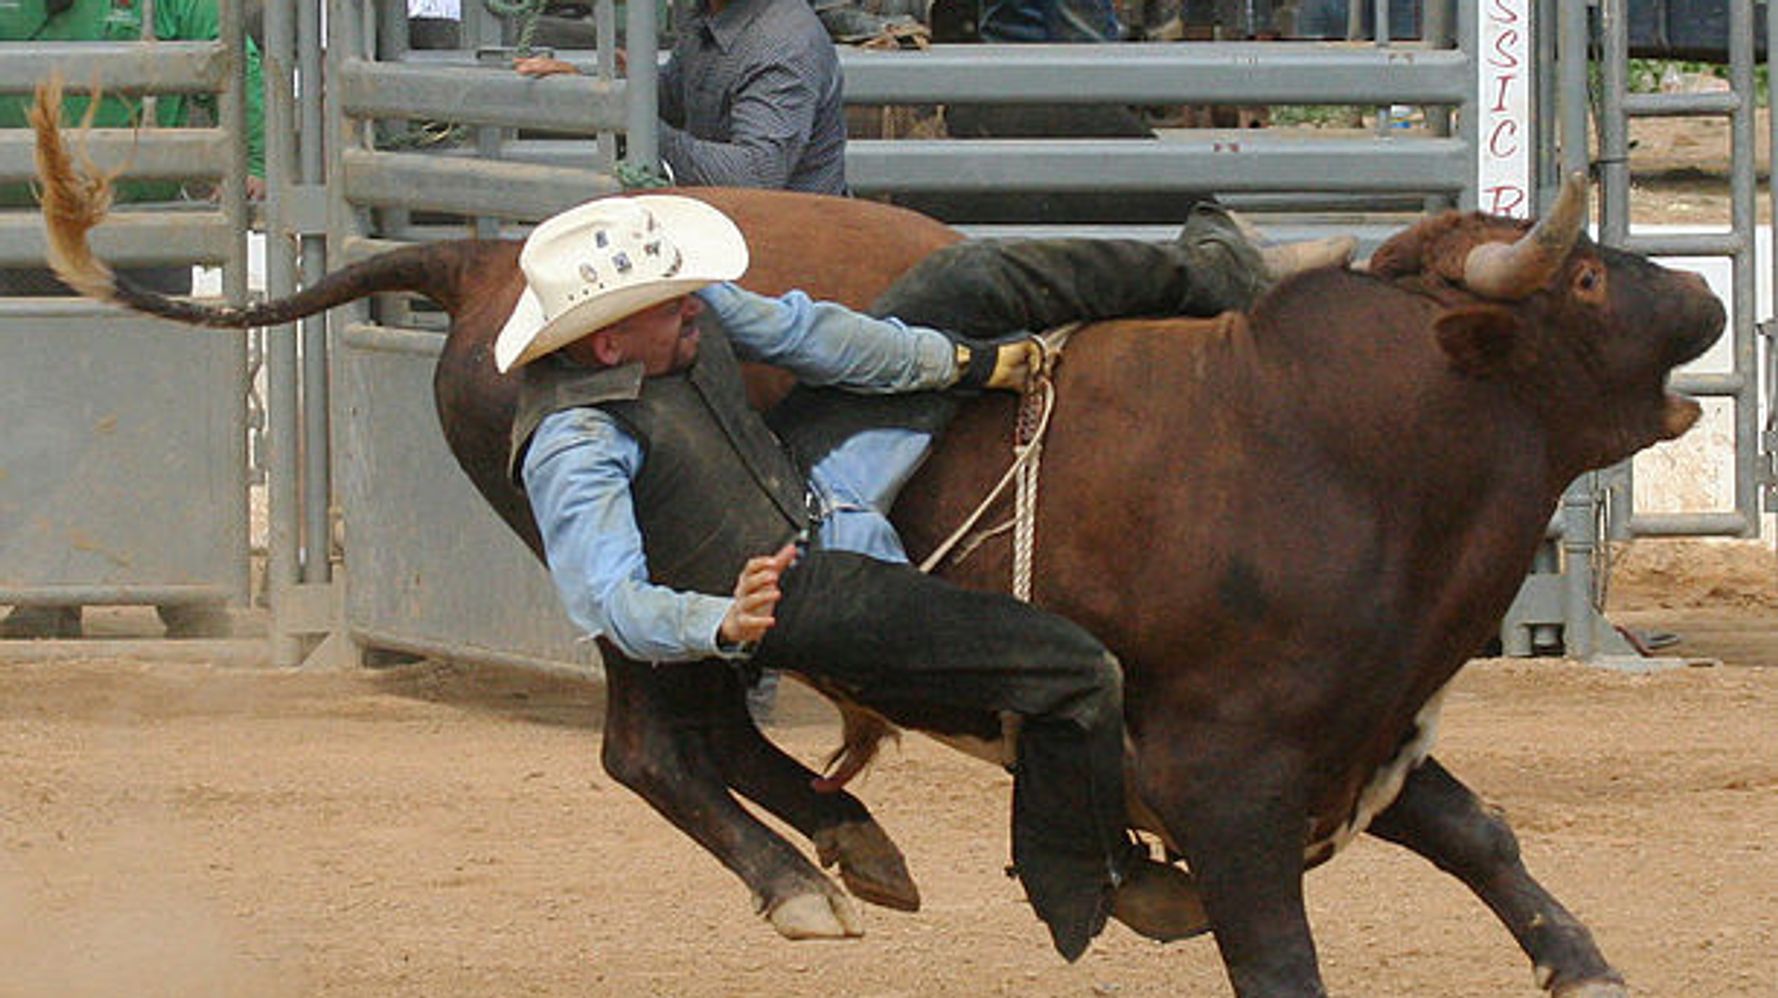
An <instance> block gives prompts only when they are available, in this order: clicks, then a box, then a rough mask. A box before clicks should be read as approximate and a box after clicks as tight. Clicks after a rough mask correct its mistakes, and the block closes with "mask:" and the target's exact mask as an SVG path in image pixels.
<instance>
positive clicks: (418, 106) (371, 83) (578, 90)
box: [329, 59, 628, 133]
mask: <svg viewBox="0 0 1778 998" xmlns="http://www.w3.org/2000/svg"><path fill="white" fill-rule="evenodd" d="M329 84H330V85H331V86H335V87H338V88H339V91H340V101H341V106H342V108H343V109H344V110H345V112H346V113H347V114H350V115H352V116H354V117H358V118H434V119H438V120H441V121H453V122H461V123H464V124H471V125H499V126H503V127H508V128H535V129H541V130H546V131H561V132H584V133H592V132H599V131H621V130H622V129H623V127H624V108H625V105H624V95H625V93H626V90H627V86H628V85H627V84H626V83H624V82H623V81H621V80H598V79H594V78H592V77H589V76H571V75H563V76H551V77H545V78H542V79H533V78H530V77H525V76H520V75H519V74H517V73H515V72H513V71H512V70H510V69H504V70H495V69H492V68H489V69H485V70H480V71H476V70H465V69H463V68H454V69H453V68H437V69H435V68H430V67H426V66H416V65H406V64H402V63H388V62H372V61H369V60H366V59H346V60H342V61H341V63H340V69H339V72H338V73H337V75H336V76H335V77H333V78H332V79H331V80H330V81H329Z"/></svg>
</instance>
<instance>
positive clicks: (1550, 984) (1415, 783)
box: [1370, 759, 1627, 998]
mask: <svg viewBox="0 0 1778 998" xmlns="http://www.w3.org/2000/svg"><path fill="white" fill-rule="evenodd" d="M1370 832H1371V833H1372V834H1373V835H1376V836H1378V837H1380V838H1384V839H1387V840H1388V841H1390V842H1395V843H1397V844H1400V845H1403V846H1406V847H1408V848H1409V849H1412V850H1413V851H1414V852H1417V853H1419V854H1420V855H1422V856H1424V857H1426V858H1427V859H1429V860H1431V861H1432V862H1433V863H1434V864H1435V865H1436V866H1438V868H1439V869H1441V870H1444V871H1445V872H1446V873H1449V874H1451V875H1453V876H1455V877H1456V878H1457V879H1459V880H1461V881H1463V882H1464V883H1465V884H1467V885H1469V889H1470V890H1472V891H1474V892H1475V893H1476V896H1477V897H1480V898H1481V899H1482V902H1483V903H1484V904H1486V905H1487V906H1488V907H1489V908H1490V909H1492V910H1493V912H1494V914H1495V915H1496V916H1498V917H1499V918H1500V920H1501V922H1503V923H1505V925H1506V927H1507V929H1508V930H1510V931H1511V932H1512V934H1513V938H1515V939H1517V940H1518V941H1519V946H1520V947H1521V948H1522V949H1524V951H1525V953H1526V955H1528V956H1530V957H1531V963H1532V965H1533V966H1534V967H1535V968H1536V972H1537V983H1538V985H1539V986H1540V987H1543V988H1546V989H1548V990H1549V992H1550V993H1551V994H1552V995H1555V996H1557V998H1621V996H1623V995H1625V994H1627V992H1626V991H1625V990H1624V984H1623V978H1622V977H1619V976H1618V973H1617V971H1615V970H1612V969H1611V965H1610V964H1608V963H1606V962H1605V957H1604V956H1602V955H1601V954H1600V952H1599V947H1598V946H1597V945H1595V944H1594V942H1593V936H1592V934H1591V933H1589V932H1588V931H1587V929H1586V926H1584V925H1582V924H1581V923H1580V921H1579V920H1578V919H1576V918H1575V917H1574V916H1573V915H1571V914H1569V912H1568V909H1566V908H1564V907H1562V905H1561V903H1560V902H1558V901H1557V900H1556V899H1555V898H1553V897H1551V896H1550V894H1549V892H1548V891H1546V890H1544V889H1543V887H1542V886H1541V885H1539V884H1538V883H1537V881H1535V880H1533V879H1532V878H1531V874H1530V873H1528V872H1526V870H1525V864H1524V863H1523V862H1521V861H1520V859H1519V843H1518V840H1517V839H1516V838H1514V837H1513V832H1512V829H1511V828H1509V827H1507V824H1506V821H1505V820H1504V819H1503V818H1502V817H1501V816H1500V815H1499V814H1498V813H1496V812H1494V811H1492V810H1490V809H1488V808H1487V807H1485V806H1484V805H1483V804H1482V802H1481V801H1480V800H1479V799H1477V797H1476V795H1475V794H1473V793H1471V792H1470V790H1469V788H1468V787H1465V786H1464V785H1463V784H1462V783H1459V782H1458V781H1457V778H1456V777H1454V776H1452V775H1451V774H1450V773H1449V772H1447V771H1446V770H1445V768H1444V767H1443V766H1440V765H1439V764H1438V762H1437V761H1436V760H1434V759H1427V760H1426V761H1425V762H1424V763H1423V764H1421V765H1420V767H1419V768H1418V769H1415V770H1414V771H1413V772H1412V773H1411V774H1409V776H1408V779H1407V783H1406V784H1405V785H1404V786H1403V787H1402V789H1401V795H1400V796H1399V797H1397V798H1396V799H1395V802H1394V803H1393V804H1391V805H1390V806H1389V807H1388V808H1387V809H1386V810H1384V811H1383V813H1381V814H1379V815H1378V816H1377V818H1376V820H1375V821H1373V822H1372V823H1371V826H1370Z"/></svg>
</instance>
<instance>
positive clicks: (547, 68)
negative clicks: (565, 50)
mask: <svg viewBox="0 0 1778 998" xmlns="http://www.w3.org/2000/svg"><path fill="white" fill-rule="evenodd" d="M512 68H513V69H515V70H518V74H519V75H520V76H562V75H571V74H574V73H578V72H580V70H578V69H575V68H574V64H573V63H569V62H564V61H562V60H561V59H553V58H551V57H549V56H546V55H529V56H526V57H525V58H523V59H517V60H514V61H513V64H512Z"/></svg>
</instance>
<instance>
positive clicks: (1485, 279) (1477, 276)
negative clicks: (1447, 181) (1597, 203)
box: [1463, 172, 1587, 301]
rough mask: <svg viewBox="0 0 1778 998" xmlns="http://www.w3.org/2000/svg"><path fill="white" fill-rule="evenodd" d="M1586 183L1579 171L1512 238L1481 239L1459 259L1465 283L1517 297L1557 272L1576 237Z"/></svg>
mask: <svg viewBox="0 0 1778 998" xmlns="http://www.w3.org/2000/svg"><path fill="white" fill-rule="evenodd" d="M1586 209H1587V182H1586V179H1585V178H1584V177H1583V176H1582V175H1581V174H1580V173H1578V172H1576V173H1571V174H1569V175H1568V178H1567V179H1566V180H1564V181H1563V182H1562V192H1561V193H1560V194H1558V195H1557V196H1556V203H1555V204H1553V205H1551V206H1550V210H1549V213H1548V214H1546V215H1544V216H1543V218H1541V219H1539V220H1538V222H1537V225H1536V226H1534V227H1533V228H1532V229H1531V231H1530V232H1527V233H1525V234H1524V235H1523V236H1521V237H1519V239H1518V241H1516V242H1511V243H1483V244H1482V245H1480V246H1477V247H1476V248H1475V249H1472V250H1470V251H1469V257H1468V258H1467V259H1466V260H1464V263H1463V283H1464V285H1465V286H1466V287H1468V288H1469V290H1471V291H1474V292H1475V293H1476V294H1478V295H1481V296H1482V297H1484V298H1498V299H1503V300H1506V301H1516V300H1518V299H1520V298H1524V297H1526V296H1528V295H1530V294H1531V293H1532V292H1533V291H1536V290H1537V289H1538V288H1541V287H1543V286H1544V285H1545V284H1547V283H1548V282H1549V279H1550V278H1551V277H1554V276H1555V275H1556V270H1557V268H1559V267H1561V266H1562V261H1563V260H1566V259H1568V251H1569V250H1571V249H1573V248H1574V241H1575V240H1576V239H1578V238H1579V237H1580V227H1581V222H1582V220H1583V219H1584V218H1585V216H1586Z"/></svg>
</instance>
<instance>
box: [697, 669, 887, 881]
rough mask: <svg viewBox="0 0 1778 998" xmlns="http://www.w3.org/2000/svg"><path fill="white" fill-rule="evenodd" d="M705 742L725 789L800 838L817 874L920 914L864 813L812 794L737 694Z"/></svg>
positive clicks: (844, 800) (802, 769)
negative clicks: (828, 873) (831, 873)
mask: <svg viewBox="0 0 1778 998" xmlns="http://www.w3.org/2000/svg"><path fill="white" fill-rule="evenodd" d="M709 734H710V740H711V745H712V746H713V748H714V750H715V757H716V760H717V763H718V765H720V766H721V767H722V775H723V779H724V780H725V781H726V782H727V783H728V785H729V786H730V787H731V788H733V789H734V790H735V791H736V792H738V793H740V794H741V795H742V796H744V797H746V798H747V799H748V800H751V801H753V802H754V803H755V804H758V805H759V806H760V807H763V808H765V809H766V810H767V811H770V812H771V813H772V814H774V815H776V816H777V817H778V818H780V819H781V820H783V821H785V822H787V823H789V824H790V826H791V827H792V828H795V829H796V830H797V831H799V832H802V833H803V834H804V835H806V836H808V837H809V839H810V841H812V842H814V844H815V851H816V856H817V857H818V858H819V859H820V860H821V865H822V866H828V867H831V866H834V865H835V864H838V866H839V872H840V878H841V879H842V880H844V881H845V883H846V889H847V890H850V891H851V892H852V894H853V896H854V897H857V898H858V899H859V900H862V901H868V902H870V903H872V904H879V905H882V906H884V907H886V908H894V909H896V910H898V911H918V910H919V909H920V889H919V888H918V887H916V886H915V885H914V878H913V877H912V876H910V875H909V874H908V866H907V860H905V859H904V858H902V855H901V850H900V849H899V848H897V847H896V845H895V843H894V842H892V841H891V840H890V839H889V836H888V834H887V833H885V832H884V831H883V829H882V826H880V825H878V824H877V822H876V819H875V818H872V817H871V814H870V811H868V810H867V809H866V808H865V806H864V804H863V803H862V802H861V801H859V800H858V798H856V797H854V796H852V795H851V794H849V793H846V792H845V791H844V790H840V791H836V792H831V793H817V792H816V791H815V790H814V789H813V785H814V782H815V780H816V779H817V778H818V774H816V773H815V772H814V771H813V770H811V769H809V768H808V767H807V766H804V765H803V764H802V763H800V762H798V761H797V760H796V759H794V758H792V757H791V756H789V755H787V754H785V752H784V751H783V750H782V749H780V748H778V746H776V745H774V744H772V743H771V742H770V741H768V740H767V739H766V737H765V736H764V735H762V734H761V733H760V731H759V728H758V727H756V726H755V725H754V723H753V718H752V717H750V716H749V715H748V713H747V710H746V706H745V702H744V701H743V700H742V699H741V696H740V693H739V690H737V691H736V692H735V694H734V695H733V696H731V697H728V698H727V700H726V703H725V704H724V706H723V708H722V710H721V716H720V718H719V719H718V720H717V721H716V722H715V723H714V724H713V725H712V726H711V728H710V732H709Z"/></svg>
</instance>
